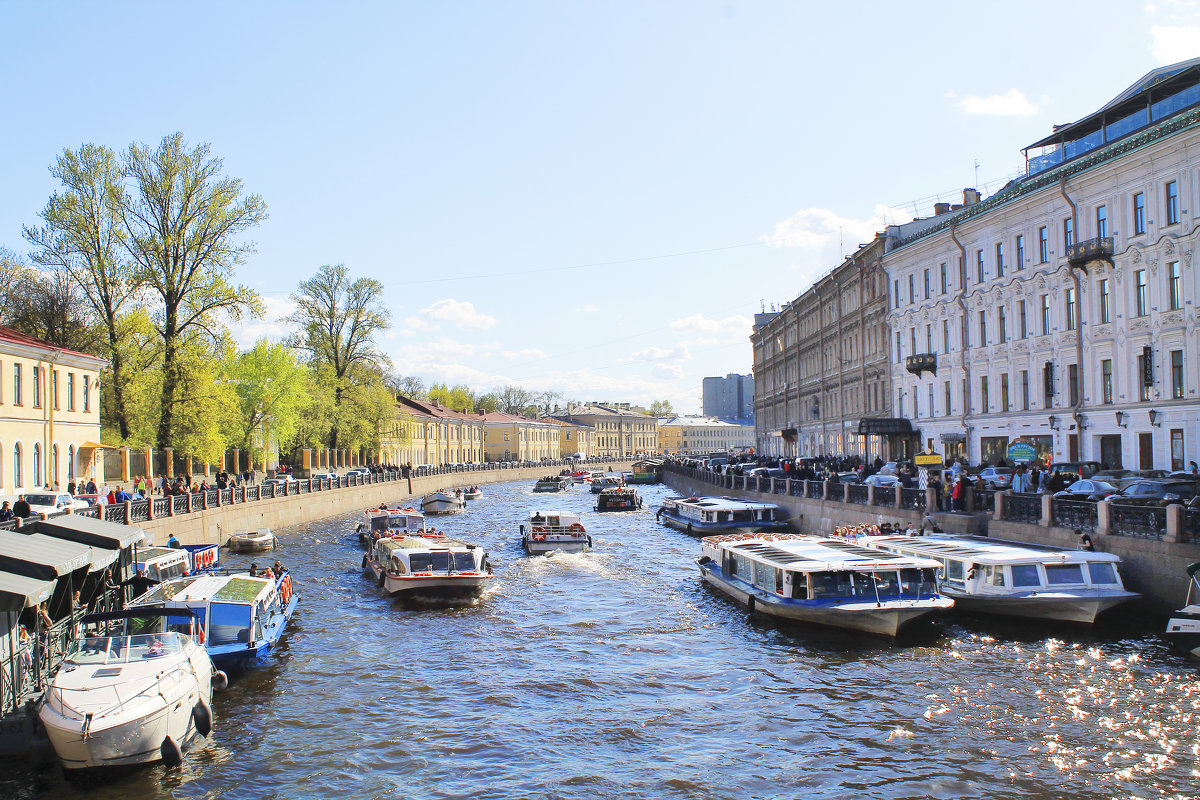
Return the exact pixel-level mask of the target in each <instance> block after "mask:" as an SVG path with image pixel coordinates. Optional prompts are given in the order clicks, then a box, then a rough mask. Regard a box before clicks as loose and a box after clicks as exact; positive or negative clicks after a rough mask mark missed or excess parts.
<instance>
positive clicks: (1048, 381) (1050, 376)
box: [1042, 361, 1054, 408]
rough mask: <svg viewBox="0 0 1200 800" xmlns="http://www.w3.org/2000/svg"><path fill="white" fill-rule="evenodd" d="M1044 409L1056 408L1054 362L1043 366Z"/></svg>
mask: <svg viewBox="0 0 1200 800" xmlns="http://www.w3.org/2000/svg"><path fill="white" fill-rule="evenodd" d="M1042 407H1043V408H1053V407H1054V362H1052V361H1047V362H1046V363H1044V364H1042Z"/></svg>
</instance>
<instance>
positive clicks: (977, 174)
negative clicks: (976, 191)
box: [975, 159, 979, 186]
mask: <svg viewBox="0 0 1200 800" xmlns="http://www.w3.org/2000/svg"><path fill="white" fill-rule="evenodd" d="M975 185H976V186H978V185H979V159H975Z"/></svg>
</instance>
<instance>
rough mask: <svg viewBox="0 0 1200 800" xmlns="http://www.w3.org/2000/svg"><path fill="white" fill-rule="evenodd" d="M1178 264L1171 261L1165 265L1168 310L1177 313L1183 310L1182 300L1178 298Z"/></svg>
mask: <svg viewBox="0 0 1200 800" xmlns="http://www.w3.org/2000/svg"><path fill="white" fill-rule="evenodd" d="M1179 284H1180V278H1179V262H1178V261H1172V262H1171V263H1170V264H1167V298H1168V302H1170V304H1171V306H1170V310H1171V311H1178V310H1179V309H1181V308H1183V303H1182V299H1181V298H1180V296H1179Z"/></svg>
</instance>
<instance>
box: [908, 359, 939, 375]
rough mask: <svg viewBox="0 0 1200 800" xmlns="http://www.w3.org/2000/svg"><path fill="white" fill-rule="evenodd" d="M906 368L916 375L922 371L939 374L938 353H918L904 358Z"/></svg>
mask: <svg viewBox="0 0 1200 800" xmlns="http://www.w3.org/2000/svg"><path fill="white" fill-rule="evenodd" d="M904 368H905V369H906V370H908V371H909V372H911V373H912V374H914V375H917V376H920V374H921V373H922V372H928V373H931V374H933V375H937V353H917V354H916V355H914V356H909V357H908V358H906V359H904Z"/></svg>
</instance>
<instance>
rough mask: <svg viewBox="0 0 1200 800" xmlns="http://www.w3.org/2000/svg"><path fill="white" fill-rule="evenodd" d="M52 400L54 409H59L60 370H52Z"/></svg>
mask: <svg viewBox="0 0 1200 800" xmlns="http://www.w3.org/2000/svg"><path fill="white" fill-rule="evenodd" d="M50 398H51V402H52V403H54V408H55V409H57V408H58V370H56V369H52V370H50Z"/></svg>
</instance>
